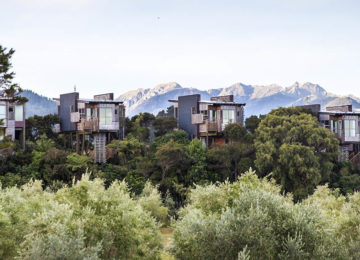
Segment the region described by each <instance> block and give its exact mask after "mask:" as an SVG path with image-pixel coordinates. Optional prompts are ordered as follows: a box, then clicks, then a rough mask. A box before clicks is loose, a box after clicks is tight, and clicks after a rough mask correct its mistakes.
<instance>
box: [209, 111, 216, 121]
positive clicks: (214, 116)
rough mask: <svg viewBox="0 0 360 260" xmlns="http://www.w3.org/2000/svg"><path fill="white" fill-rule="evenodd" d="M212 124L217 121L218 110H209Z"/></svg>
mask: <svg viewBox="0 0 360 260" xmlns="http://www.w3.org/2000/svg"><path fill="white" fill-rule="evenodd" d="M209 115H210V122H214V121H215V120H216V110H209Z"/></svg>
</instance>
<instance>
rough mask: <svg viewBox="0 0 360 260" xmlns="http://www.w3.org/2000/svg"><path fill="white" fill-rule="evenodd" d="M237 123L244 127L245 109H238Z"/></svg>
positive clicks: (241, 107)
mask: <svg viewBox="0 0 360 260" xmlns="http://www.w3.org/2000/svg"><path fill="white" fill-rule="evenodd" d="M236 123H241V124H242V125H244V107H243V106H240V107H236Z"/></svg>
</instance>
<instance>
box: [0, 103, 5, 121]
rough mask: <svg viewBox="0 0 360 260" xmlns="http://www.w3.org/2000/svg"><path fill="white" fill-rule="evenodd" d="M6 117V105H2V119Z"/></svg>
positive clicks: (0, 113)
mask: <svg viewBox="0 0 360 260" xmlns="http://www.w3.org/2000/svg"><path fill="white" fill-rule="evenodd" d="M5 118H6V106H5V105H1V106H0V119H5Z"/></svg>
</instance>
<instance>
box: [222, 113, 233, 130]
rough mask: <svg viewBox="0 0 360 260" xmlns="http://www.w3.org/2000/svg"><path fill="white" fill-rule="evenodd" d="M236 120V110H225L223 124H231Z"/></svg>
mask: <svg viewBox="0 0 360 260" xmlns="http://www.w3.org/2000/svg"><path fill="white" fill-rule="evenodd" d="M234 122H235V111H234V110H228V109H224V110H223V126H224V127H225V126H226V125H227V124H231V123H234Z"/></svg>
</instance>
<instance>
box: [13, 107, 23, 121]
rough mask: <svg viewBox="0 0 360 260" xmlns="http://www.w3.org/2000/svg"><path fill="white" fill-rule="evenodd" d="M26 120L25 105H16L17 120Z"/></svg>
mask: <svg viewBox="0 0 360 260" xmlns="http://www.w3.org/2000/svg"><path fill="white" fill-rule="evenodd" d="M23 120H24V109H23V105H16V106H15V121H23Z"/></svg>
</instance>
